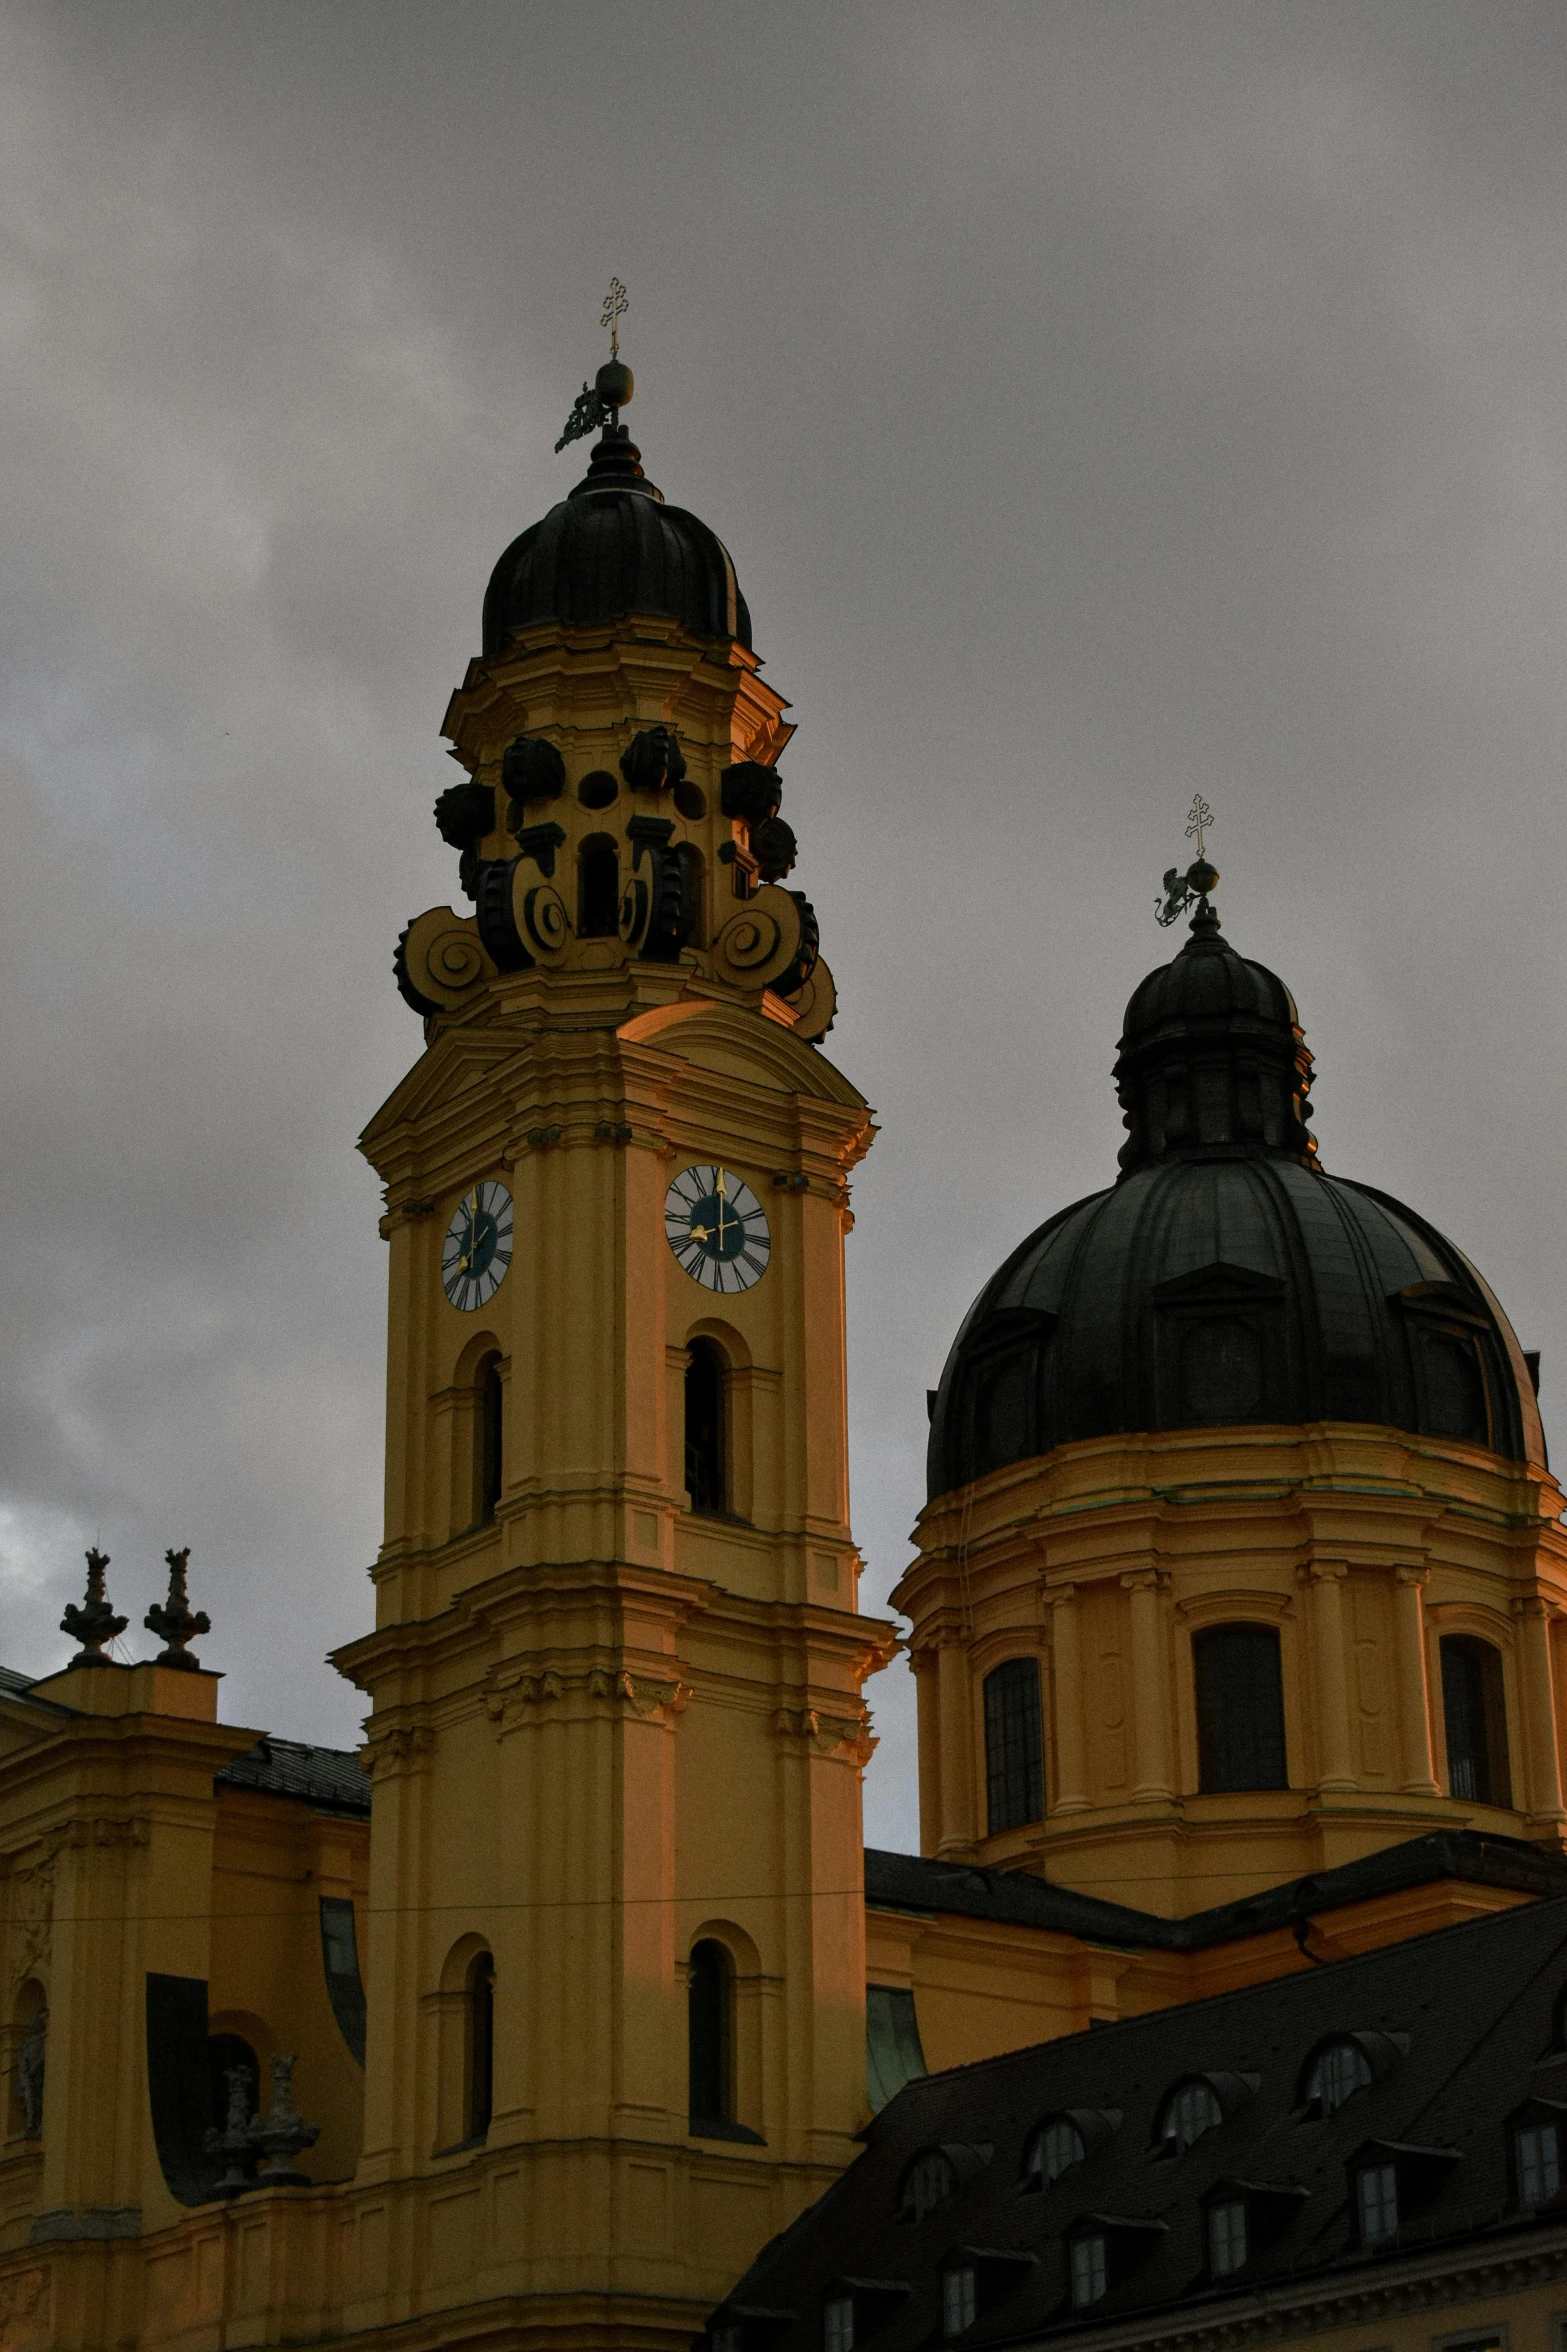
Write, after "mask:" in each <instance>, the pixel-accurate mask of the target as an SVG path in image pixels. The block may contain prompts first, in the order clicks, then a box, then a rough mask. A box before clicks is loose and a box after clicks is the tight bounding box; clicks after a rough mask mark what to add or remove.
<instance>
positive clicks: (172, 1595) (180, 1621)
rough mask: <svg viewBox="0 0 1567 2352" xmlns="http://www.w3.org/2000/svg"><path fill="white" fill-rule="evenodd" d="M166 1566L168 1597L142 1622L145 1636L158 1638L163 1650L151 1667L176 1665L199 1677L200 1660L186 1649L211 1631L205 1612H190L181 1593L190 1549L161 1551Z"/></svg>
mask: <svg viewBox="0 0 1567 2352" xmlns="http://www.w3.org/2000/svg"><path fill="white" fill-rule="evenodd" d="M163 1556H164V1558H165V1560H167V1562H168V1564H169V1597H168V1599H167V1600H166V1601H165V1602H164V1603H163V1605H162V1607H161V1608H160V1607H159V1605H158V1603H157V1602H156V1601H155V1602H154V1603H153V1605H152V1607H151V1608H150V1609H149V1610H148V1611H147V1614H146V1616H145V1617H144V1618H143V1619H142V1623H143V1624H144V1625H145V1626H146V1628H147V1630H148V1632H149V1633H155V1634H157V1635H159V1636H160V1637H161V1639H162V1640H163V1642H164V1643H165V1644H166V1647H165V1648H163V1649H161V1650H160V1651H159V1652H158V1655H157V1657H156V1659H155V1660H154V1664H155V1665H158V1666H180V1667H183V1668H184V1669H185V1671H186V1672H187V1673H189V1674H199V1673H200V1671H201V1661H200V1659H199V1658H193V1657H192V1656H191V1654H190V1652H189V1650H188V1649H187V1647H186V1644H187V1643H188V1642H191V1641H194V1640H195V1638H196V1636H197V1635H198V1634H202V1633H210V1632H211V1631H212V1620H211V1618H210V1617H209V1616H208V1615H207V1612H206V1610H205V1609H196V1610H194V1611H193V1610H192V1609H191V1606H190V1603H189V1601H188V1599H187V1597H186V1593H185V1571H186V1568H187V1567H188V1566H189V1564H190V1546H189V1544H187V1545H186V1546H185V1549H184V1550H183V1551H182V1552H165V1553H164V1555H163Z"/></svg>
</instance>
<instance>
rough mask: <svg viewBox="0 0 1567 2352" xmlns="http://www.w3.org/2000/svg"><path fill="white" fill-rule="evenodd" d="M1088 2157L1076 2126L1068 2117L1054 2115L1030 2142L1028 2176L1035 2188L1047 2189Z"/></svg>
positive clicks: (1026, 2168)
mask: <svg viewBox="0 0 1567 2352" xmlns="http://www.w3.org/2000/svg"><path fill="white" fill-rule="evenodd" d="M1087 2154H1088V2150H1087V2149H1086V2148H1085V2147H1084V2145H1083V2135H1082V2133H1081V2132H1080V2131H1079V2130H1078V2128H1077V2125H1076V2124H1075V2123H1073V2122H1071V2121H1070V2119H1069V2118H1068V2117H1067V2116H1065V2115H1057V2116H1053V2117H1052V2118H1051V2120H1050V2122H1049V2123H1047V2124H1045V2125H1043V2126H1042V2127H1041V2129H1040V2130H1038V2131H1037V2132H1035V2134H1034V2136H1033V2139H1032V2140H1031V2141H1030V2142H1029V2149H1028V2162H1027V2164H1026V2166H1025V2167H1024V2174H1025V2177H1026V2178H1027V2179H1028V2180H1029V2181H1031V2182H1032V2183H1033V2185H1034V2186H1035V2187H1036V2188H1041V2189H1048V2188H1049V2187H1050V2186H1051V2184H1052V2183H1053V2182H1055V2181H1058V2180H1059V2179H1060V2178H1061V2175H1062V2174H1063V2173H1064V2172H1070V2171H1071V2170H1072V2168H1073V2166H1074V2165H1077V2164H1081V2163H1082V2162H1083V2160H1084V2158H1085V2157H1086V2156H1087Z"/></svg>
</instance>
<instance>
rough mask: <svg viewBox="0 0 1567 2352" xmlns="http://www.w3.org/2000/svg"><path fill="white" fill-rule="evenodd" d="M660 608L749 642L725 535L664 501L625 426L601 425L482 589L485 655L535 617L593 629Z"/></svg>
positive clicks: (706, 631)
mask: <svg viewBox="0 0 1567 2352" xmlns="http://www.w3.org/2000/svg"><path fill="white" fill-rule="evenodd" d="M630 613H665V614H667V615H668V616H669V617H670V619H671V620H676V621H679V622H681V623H682V625H683V626H684V627H685V628H687V629H689V630H690V631H691V634H692V635H693V636H694V637H713V638H735V639H738V641H739V642H740V643H741V644H742V645H749V644H750V642H751V616H750V614H749V613H748V612H747V610H746V603H745V598H744V597H743V596H742V595H741V593H740V587H739V582H738V581H737V580H736V578H735V568H734V565H733V564H732V563H731V562H730V560H729V553H728V550H727V549H726V548H725V546H724V544H723V542H722V540H720V539H719V538H718V537H716V535H715V534H714V533H713V532H712V531H710V530H709V529H708V527H707V525H706V523H704V522H703V521H701V519H700V518H699V517H698V516H696V515H694V514H688V513H687V512H686V511H685V509H684V508H683V507H678V506H667V505H666V504H665V503H664V494H663V492H662V491H661V490H656V489H655V488H654V486H653V484H652V483H651V482H649V481H648V480H647V479H646V478H645V476H644V475H643V472H642V464H641V452H640V450H638V448H637V447H636V444H635V443H634V442H633V441H632V440H631V438H630V435H629V433H628V431H627V429H626V427H625V426H624V425H620V426H616V427H614V428H610V429H606V431H605V433H604V434H603V437H602V438H601V439H600V440H599V441H598V442H597V443H596V444H595V446H594V450H593V455H592V459H591V461H590V463H589V466H588V471H587V473H586V475H585V476H584V477H583V479H582V480H581V481H580V482H579V483H578V484H577V486H576V488H575V489H574V490H573V491H572V492H571V494H570V496H569V497H567V498H563V499H562V500H561V502H560V504H559V506H553V507H551V509H550V511H549V513H548V514H547V515H545V516H544V518H543V520H542V521H540V522H537V523H533V524H531V525H530V526H529V528H528V529H527V530H526V531H524V532H523V534H522V536H521V537H520V538H518V539H514V540H513V541H512V543H511V545H510V547H508V548H507V550H506V552H505V554H504V555H503V556H502V557H501V559H500V562H499V563H498V564H497V565H496V567H495V570H494V572H493V574H492V575H491V578H490V585H489V587H488V589H487V590H486V592H485V598H484V652H485V658H486V659H489V658H491V657H492V656H494V655H496V654H500V653H504V652H505V650H506V646H507V644H508V643H509V641H510V639H511V637H512V635H513V633H514V632H515V631H516V630H518V629H525V628H531V627H534V626H536V625H537V624H538V623H539V622H542V621H560V622H564V623H565V624H566V626H567V627H569V628H595V627H599V626H602V625H604V624H606V623H608V622H610V621H617V620H622V619H624V618H625V617H626V616H627V615H628V614H630Z"/></svg>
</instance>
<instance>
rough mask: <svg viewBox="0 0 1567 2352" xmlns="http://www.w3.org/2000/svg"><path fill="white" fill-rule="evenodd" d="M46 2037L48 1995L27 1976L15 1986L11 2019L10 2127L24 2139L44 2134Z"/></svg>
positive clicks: (47, 2028) (34, 2138)
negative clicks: (21, 1982)
mask: <svg viewBox="0 0 1567 2352" xmlns="http://www.w3.org/2000/svg"><path fill="white" fill-rule="evenodd" d="M48 2041H49V2002H48V1998H47V1996H46V1995H45V1992H44V1988H43V1986H42V1985H41V1984H40V1983H39V1982H38V1979H37V1978H36V1977H32V1976H30V1977H28V1978H26V1979H25V1980H24V1982H23V1984H22V1985H21V1987H20V1989H19V1990H18V1993H17V1996H16V2007H15V2009H14V2011H13V2012H12V2021H11V2129H12V2131H13V2132H16V2133H17V2134H19V2135H20V2137H21V2138H22V2139H24V2140H37V2139H41V2138H42V2137H43V2128H44V2060H45V2056H46V2054H47V2051H48Z"/></svg>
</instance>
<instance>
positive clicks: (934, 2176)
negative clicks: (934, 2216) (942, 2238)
mask: <svg viewBox="0 0 1567 2352" xmlns="http://www.w3.org/2000/svg"><path fill="white" fill-rule="evenodd" d="M957 2185H958V2175H957V2167H956V2166H955V2165H954V2163H953V2161H952V2159H951V2157H950V2156H949V2155H947V2154H946V2152H945V2150H943V2149H941V2148H927V2149H926V2150H925V2151H924V2153H923V2154H922V2155H919V2156H916V2157H915V2159H914V2161H913V2163H912V2164H911V2165H910V2166H909V2169H908V2171H907V2172H906V2173H905V2174H904V2176H903V2194H902V2196H901V2197H900V2198H899V2200H898V2210H899V2212H900V2214H901V2215H902V2218H903V2219H904V2220H905V2221H923V2220H924V2218H925V2216H926V2214H927V2213H934V2212H935V2210H936V2207H937V2206H938V2205H942V2204H945V2202H946V2200H947V2199H948V2198H949V2197H950V2196H951V2195H952V2192H953V2190H954V2189H955V2188H956V2187H957Z"/></svg>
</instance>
